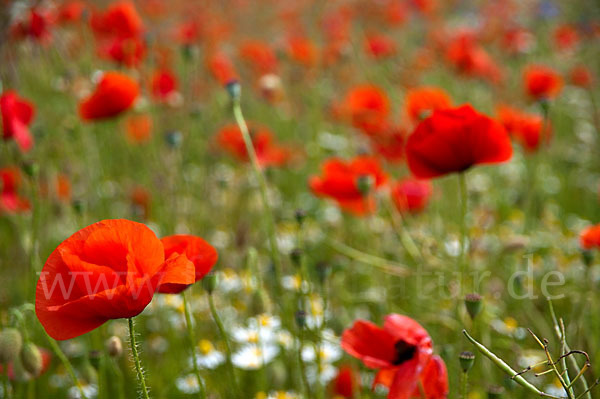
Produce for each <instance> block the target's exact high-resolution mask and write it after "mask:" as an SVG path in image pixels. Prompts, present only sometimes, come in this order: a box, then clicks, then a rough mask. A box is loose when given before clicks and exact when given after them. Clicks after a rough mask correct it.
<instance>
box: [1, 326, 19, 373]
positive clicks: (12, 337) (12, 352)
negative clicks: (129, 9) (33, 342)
mask: <svg viewBox="0 0 600 399" xmlns="http://www.w3.org/2000/svg"><path fill="white" fill-rule="evenodd" d="M22 347H23V338H22V337H21V333H20V332H19V330H17V329H15V328H7V329H4V330H2V332H0V363H2V364H4V363H11V362H14V361H15V360H16V359H17V358H18V357H19V353H20V352H21V348H22Z"/></svg>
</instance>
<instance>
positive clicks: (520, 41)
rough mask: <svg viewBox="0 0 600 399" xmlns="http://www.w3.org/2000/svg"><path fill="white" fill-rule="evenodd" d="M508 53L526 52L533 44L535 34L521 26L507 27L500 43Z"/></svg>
mask: <svg viewBox="0 0 600 399" xmlns="http://www.w3.org/2000/svg"><path fill="white" fill-rule="evenodd" d="M500 44H501V45H502V47H503V48H504V49H506V50H507V51H508V52H509V53H513V54H517V53H527V52H528V51H529V50H531V48H533V46H534V45H535V36H534V35H533V34H532V33H531V32H529V31H528V30H526V29H523V28H519V27H516V28H514V27H513V28H509V29H507V30H506V31H505V32H504V35H503V36H502V41H501V43H500Z"/></svg>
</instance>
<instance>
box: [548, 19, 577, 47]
mask: <svg viewBox="0 0 600 399" xmlns="http://www.w3.org/2000/svg"><path fill="white" fill-rule="evenodd" d="M579 40H580V39H579V33H577V30H576V29H575V27H573V26H572V25H569V24H563V25H560V26H559V27H557V28H556V30H555V31H554V43H555V44H556V47H558V49H559V50H572V49H573V48H574V47H575V46H576V45H577V44H578V43H579Z"/></svg>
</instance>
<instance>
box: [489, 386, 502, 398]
mask: <svg viewBox="0 0 600 399" xmlns="http://www.w3.org/2000/svg"><path fill="white" fill-rule="evenodd" d="M503 394H504V388H502V387H501V386H497V385H492V386H491V387H489V388H488V399H499V398H501V397H502V395H503Z"/></svg>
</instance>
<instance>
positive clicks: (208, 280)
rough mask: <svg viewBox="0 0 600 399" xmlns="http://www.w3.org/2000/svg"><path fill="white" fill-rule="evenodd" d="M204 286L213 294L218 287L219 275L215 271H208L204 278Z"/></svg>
mask: <svg viewBox="0 0 600 399" xmlns="http://www.w3.org/2000/svg"><path fill="white" fill-rule="evenodd" d="M202 287H204V289H205V290H206V292H208V293H209V294H212V293H213V291H214V290H215V288H217V275H216V274H215V273H208V274H207V275H206V276H204V278H203V279H202Z"/></svg>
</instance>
